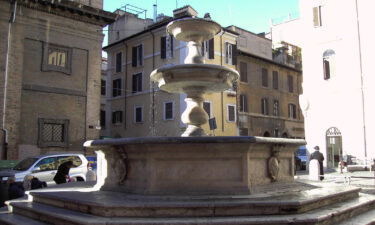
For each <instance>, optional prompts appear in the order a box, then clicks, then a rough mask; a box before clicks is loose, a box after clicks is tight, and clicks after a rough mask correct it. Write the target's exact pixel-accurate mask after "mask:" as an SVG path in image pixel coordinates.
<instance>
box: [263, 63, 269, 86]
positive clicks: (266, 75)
mask: <svg viewBox="0 0 375 225" xmlns="http://www.w3.org/2000/svg"><path fill="white" fill-rule="evenodd" d="M262 86H263V87H268V70H267V69H266V68H262Z"/></svg>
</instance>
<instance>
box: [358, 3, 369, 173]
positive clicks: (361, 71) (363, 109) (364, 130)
mask: <svg viewBox="0 0 375 225" xmlns="http://www.w3.org/2000/svg"><path fill="white" fill-rule="evenodd" d="M355 10H356V19H357V36H358V53H359V70H360V73H361V97H362V99H361V100H362V101H361V103H362V123H363V145H364V146H363V147H364V150H365V152H364V153H365V167H367V140H366V112H365V93H364V90H363V68H362V52H361V49H362V46H361V33H360V27H359V17H358V0H355Z"/></svg>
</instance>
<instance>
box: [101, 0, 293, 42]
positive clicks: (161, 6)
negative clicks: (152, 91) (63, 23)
mask: <svg viewBox="0 0 375 225" xmlns="http://www.w3.org/2000/svg"><path fill="white" fill-rule="evenodd" d="M127 4H129V5H132V6H136V7H138V8H140V9H143V10H146V16H147V18H153V14H154V10H153V5H154V4H157V12H158V14H160V13H163V14H164V15H167V16H172V15H173V10H174V9H176V6H177V8H179V7H183V6H185V5H190V6H192V7H193V8H194V9H195V10H196V11H197V12H198V17H203V16H204V14H205V13H210V16H211V19H212V20H215V21H216V22H218V23H219V24H220V25H221V26H223V27H226V26H229V25H235V26H237V27H240V28H243V29H246V30H248V31H251V32H253V33H261V32H268V31H269V25H270V19H274V21H279V22H280V21H281V20H282V19H283V18H285V19H286V18H287V17H288V14H291V15H292V17H294V18H295V17H296V16H298V15H299V9H298V0H104V10H106V11H110V12H113V11H114V10H116V9H118V8H121V7H124V6H125V5H127ZM127 8H128V9H129V6H127ZM123 9H124V8H123ZM139 17H141V18H144V17H145V14H144V13H141V14H140V15H139ZM103 45H107V40H105V41H104V43H103Z"/></svg>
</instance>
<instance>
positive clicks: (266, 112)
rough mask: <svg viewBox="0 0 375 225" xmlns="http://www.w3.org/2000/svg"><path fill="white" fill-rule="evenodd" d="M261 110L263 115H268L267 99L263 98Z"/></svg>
mask: <svg viewBox="0 0 375 225" xmlns="http://www.w3.org/2000/svg"><path fill="white" fill-rule="evenodd" d="M261 107H262V108H261V110H262V114H263V115H268V114H269V113H268V99H267V98H262V100H261Z"/></svg>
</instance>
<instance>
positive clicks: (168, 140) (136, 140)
mask: <svg viewBox="0 0 375 225" xmlns="http://www.w3.org/2000/svg"><path fill="white" fill-rule="evenodd" d="M188 143H190V144H201V143H249V144H250V143H262V144H273V145H275V144H279V145H286V144H288V145H295V146H301V145H306V140H305V139H289V138H272V137H258V136H215V137H177V136H176V137H158V136H154V137H127V138H114V139H101V140H89V141H86V142H85V143H84V147H87V148H95V147H100V146H118V145H125V144H188Z"/></svg>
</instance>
